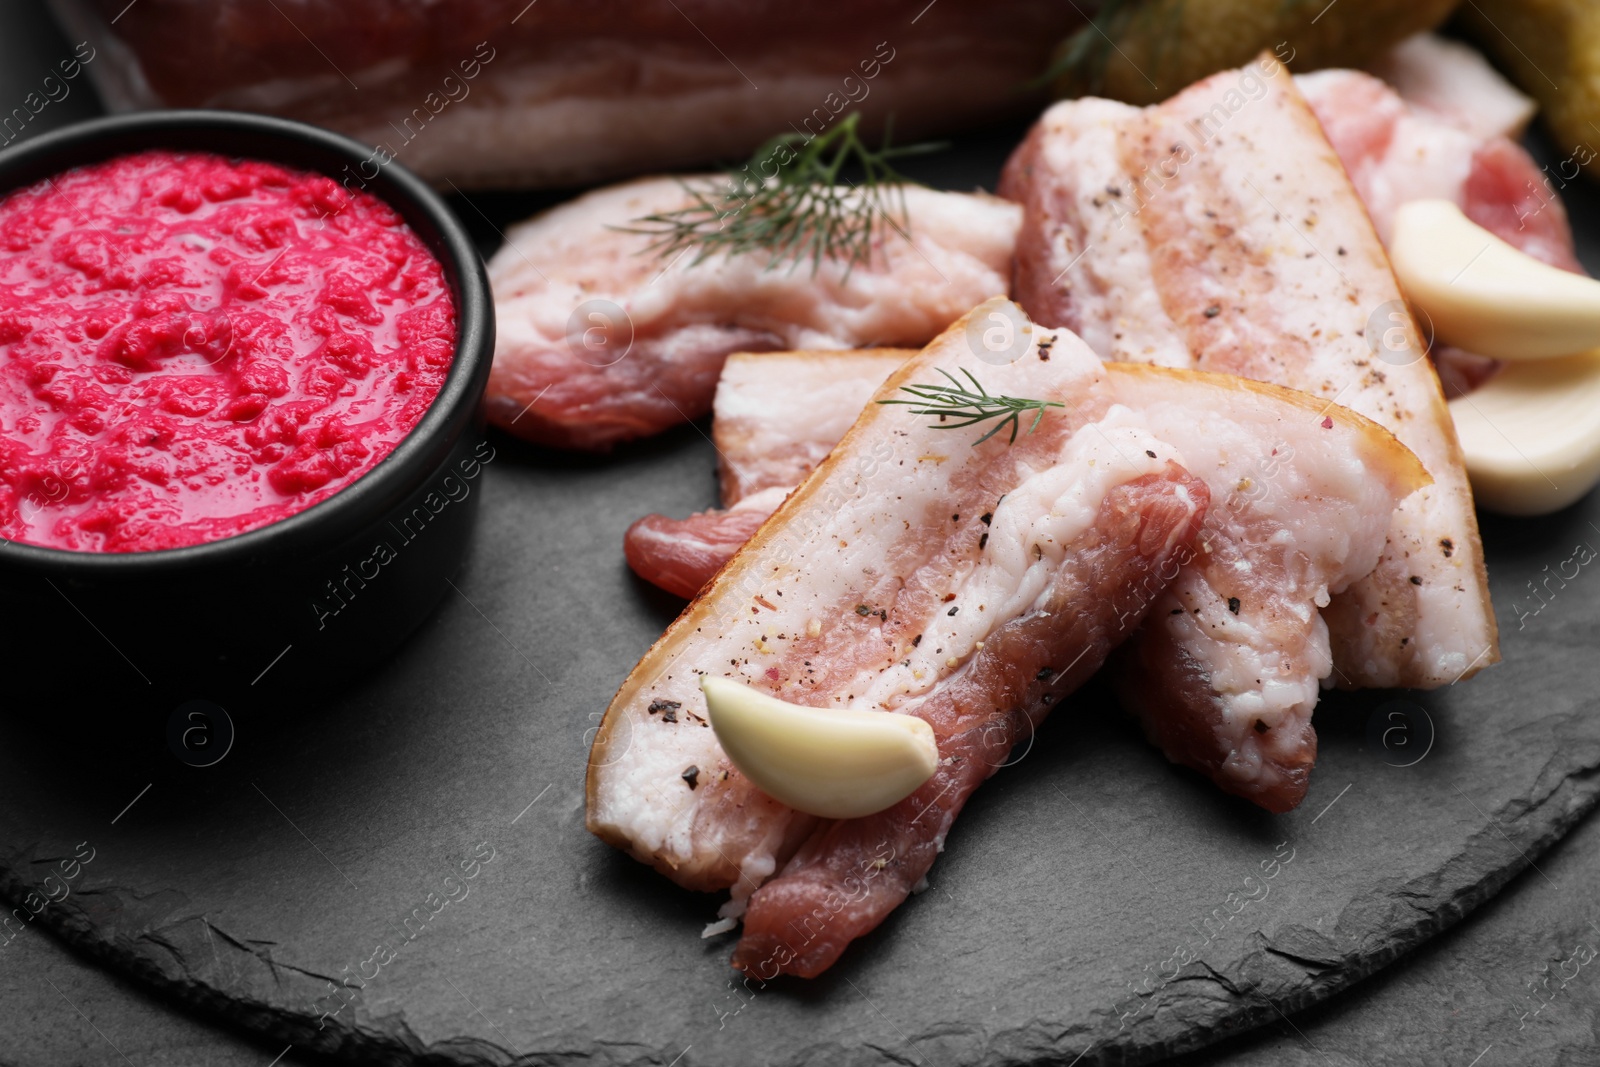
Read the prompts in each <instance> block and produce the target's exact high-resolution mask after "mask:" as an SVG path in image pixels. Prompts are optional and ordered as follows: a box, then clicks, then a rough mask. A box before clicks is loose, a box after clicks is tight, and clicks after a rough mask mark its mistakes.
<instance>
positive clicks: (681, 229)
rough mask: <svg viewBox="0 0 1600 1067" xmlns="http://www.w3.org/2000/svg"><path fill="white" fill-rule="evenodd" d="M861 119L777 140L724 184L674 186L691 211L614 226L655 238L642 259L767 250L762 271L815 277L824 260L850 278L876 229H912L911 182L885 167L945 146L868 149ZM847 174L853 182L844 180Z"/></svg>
mask: <svg viewBox="0 0 1600 1067" xmlns="http://www.w3.org/2000/svg"><path fill="white" fill-rule="evenodd" d="M860 120H861V115H860V112H851V113H850V114H849V115H848V116H846V117H845V118H844V119H843V120H841V121H840V122H839V124H838V125H837V126H835V127H834V128H833V129H831V130H829V131H827V132H826V133H822V134H818V135H816V136H813V137H810V138H809V139H808V137H807V136H806V135H805V134H802V133H799V132H795V133H784V134H779V135H778V136H777V137H774V138H773V139H772V140H770V141H768V142H767V143H766V144H764V145H762V146H761V148H759V149H757V151H756V153H755V155H753V156H752V157H751V158H750V162H748V163H746V164H745V165H744V166H743V167H742V168H741V169H738V170H730V171H729V172H728V174H727V179H728V181H727V184H726V185H725V186H723V187H721V188H718V187H717V186H716V185H715V184H712V185H706V184H704V183H699V184H690V183H689V182H680V183H679V184H680V185H682V186H683V188H684V189H685V191H687V192H688V193H689V195H690V196H691V197H692V198H693V202H692V203H691V204H690V205H689V206H687V207H683V208H679V209H677V210H675V211H664V212H660V213H659V214H654V215H646V216H644V217H643V218H638V219H634V220H633V222H634V225H632V226H625V227H620V228H621V229H623V230H624V231H626V232H629V233H643V234H649V235H651V236H653V237H654V238H655V240H653V241H651V242H650V244H649V245H648V246H646V251H648V252H654V253H656V254H658V255H660V256H661V257H663V258H674V259H675V258H676V257H677V256H679V255H681V254H682V253H684V252H685V251H686V250H687V249H690V248H693V249H695V255H694V259H693V260H691V261H690V263H691V265H693V264H695V263H699V262H700V261H701V260H703V259H705V258H706V257H707V256H710V255H713V254H715V253H717V252H725V253H727V254H728V255H744V254H748V253H754V252H766V253H767V255H768V257H769V259H768V262H767V266H768V267H769V268H771V267H776V266H778V265H779V264H781V263H784V262H788V263H789V264H790V268H789V269H790V270H793V269H794V268H795V267H797V266H799V265H800V264H801V263H804V262H805V261H807V260H810V262H811V272H812V273H813V274H815V273H816V271H817V268H818V267H820V266H821V265H822V261H823V260H824V259H840V260H843V261H844V262H845V264H846V272H847V273H848V271H849V270H850V269H853V268H854V267H855V266H856V265H857V264H858V263H865V262H867V261H868V259H870V258H871V255H872V242H873V235H874V234H875V233H876V232H877V230H878V228H879V226H880V225H881V224H884V223H886V224H887V225H889V226H891V227H893V228H895V229H897V230H899V231H901V232H902V233H909V231H910V226H911V220H910V216H909V214H908V212H907V210H906V204H905V192H904V187H905V185H906V184H907V183H908V182H909V181H910V179H908V178H906V177H904V176H903V175H901V174H899V173H898V172H896V171H895V169H894V168H893V167H891V166H890V165H889V160H891V159H896V158H899V157H902V156H908V155H914V154H920V153H923V152H929V151H934V150H936V149H939V148H942V147H943V146H942V145H931V144H922V145H907V146H905V147H901V148H891V147H890V144H889V140H890V133H889V131H888V130H886V131H885V133H884V140H883V147H882V148H879V149H876V150H874V149H871V148H868V147H867V145H866V144H865V142H863V141H862V140H861V137H860V135H859V134H858V133H857V127H858V126H859V125H860ZM769 170H774V173H771V174H768V173H767V172H768V171H769ZM847 171H849V172H850V174H856V175H858V176H859V181H854V182H853V181H850V176H849V174H847V173H846V172H847ZM880 218H881V219H882V223H880V221H879V220H880Z"/></svg>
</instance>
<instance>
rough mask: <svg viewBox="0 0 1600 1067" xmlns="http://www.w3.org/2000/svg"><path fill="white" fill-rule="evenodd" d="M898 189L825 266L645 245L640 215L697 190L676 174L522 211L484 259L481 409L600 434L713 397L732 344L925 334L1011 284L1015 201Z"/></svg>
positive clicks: (528, 430)
mask: <svg viewBox="0 0 1600 1067" xmlns="http://www.w3.org/2000/svg"><path fill="white" fill-rule="evenodd" d="M686 180H688V181H690V182H708V183H710V184H711V187H712V188H713V189H718V190H720V189H721V188H722V187H723V185H724V184H725V183H726V181H727V179H726V178H718V177H715V176H706V177H702V178H690V179H686ZM903 193H904V205H905V218H904V220H903V221H902V220H894V221H893V222H892V223H890V224H886V223H884V222H883V220H882V218H881V217H880V218H879V220H878V223H879V224H878V225H876V226H875V227H874V237H873V245H872V250H871V255H870V257H869V258H868V259H867V260H866V261H863V262H857V263H853V264H852V263H850V262H847V261H845V260H843V259H837V258H825V259H823V260H822V261H821V262H820V263H819V264H818V265H817V269H816V270H815V272H813V271H812V269H811V266H812V265H811V262H810V261H809V260H807V261H805V262H803V263H800V264H793V263H789V262H784V263H779V264H776V265H774V264H772V262H771V260H770V257H769V256H768V254H767V253H766V252H765V251H762V250H756V251H752V252H747V253H742V254H736V255H729V254H728V253H726V252H717V253H715V254H712V255H708V256H706V257H705V258H704V259H698V260H697V254H696V252H695V251H687V252H685V253H682V254H680V255H678V256H676V257H674V258H671V259H664V258H663V257H662V256H660V255H658V254H656V253H655V252H652V251H651V250H650V245H651V242H652V240H653V238H652V237H651V236H650V235H648V234H644V233H638V232H632V230H631V229H630V227H635V228H636V227H637V226H638V225H639V222H638V220H640V219H642V218H644V217H645V216H648V215H653V214H660V213H663V212H669V211H673V210H676V209H678V208H683V207H687V206H689V205H690V203H691V202H692V199H691V194H690V193H689V192H687V191H686V190H685V189H684V187H683V185H682V184H681V183H680V182H679V181H678V180H676V179H672V178H652V179H644V180H640V181H636V182H629V183H627V184H624V185H618V186H612V187H610V188H606V189H600V190H597V191H595V192H592V193H588V194H586V195H584V196H581V197H579V198H578V199H576V200H574V201H572V202H570V203H567V204H563V205H561V206H560V207H557V208H554V209H552V210H550V211H547V212H545V213H544V214H542V215H539V216H536V217H535V218H532V219H530V220H528V221H527V222H524V223H522V224H521V225H518V226H516V227H513V228H512V230H511V231H510V233H508V234H507V235H506V244H505V246H504V247H503V248H501V249H500V251H498V252H496V253H495V255H494V257H493V258H492V259H491V260H490V261H489V281H490V284H491V286H492V287H493V289H494V300H495V317H496V335H495V354H494V367H493V370H492V372H491V374H490V377H489V391H488V397H487V400H486V407H487V411H488V416H489V421H490V422H492V423H494V424H495V425H496V426H499V427H500V428H501V429H503V430H506V431H507V432H509V433H512V434H515V435H516V436H518V437H522V438H525V439H527V440H530V441H535V442H538V443H541V444H548V445H555V446H558V447H562V448H579V449H590V450H605V449H608V448H611V447H612V446H614V445H616V444H618V443H620V442H623V441H627V440H631V439H634V438H638V437H645V436H648V435H650V434H654V433H659V432H661V431H662V430H665V429H667V428H669V427H672V426H676V425H678V424H679V423H683V422H688V421H690V420H691V419H696V418H699V417H700V416H702V415H704V414H706V412H707V411H709V410H710V408H711V401H712V396H713V394H714V393H715V390H716V385H717V376H718V375H719V373H720V372H721V370H722V364H723V362H724V361H725V360H726V359H727V357H728V355H729V353H731V352H736V351H742V350H761V349H796V348H863V347H867V346H872V345H885V346H893V345H901V346H920V345H923V344H925V343H927V342H928V341H929V340H931V339H932V338H933V337H935V336H937V335H938V333H939V331H941V330H943V329H944V328H945V327H946V326H948V325H949V324H950V323H951V322H953V321H955V320H956V319H957V318H959V317H960V316H961V315H963V314H964V313H965V312H966V311H967V310H968V309H970V308H971V307H972V306H973V305H974V304H977V303H979V302H980V301H982V300H985V299H987V298H989V297H991V296H996V295H1000V294H1003V293H1005V291H1006V287H1007V285H1008V284H1009V281H1010V271H1011V254H1012V249H1013V246H1014V244H1015V241H1016V234H1017V226H1018V224H1019V222H1020V219H1021V212H1020V211H1019V210H1018V208H1017V206H1016V205H1015V204H1011V203H1008V202H1006V201H1004V200H1000V199H998V198H996V197H992V196H985V195H981V194H966V193H941V192H934V191H933V190H930V189H924V188H922V187H920V186H906V187H905V188H904V190H903ZM899 196H900V192H899V191H896V192H895V193H894V194H892V196H891V203H897V202H898V200H899Z"/></svg>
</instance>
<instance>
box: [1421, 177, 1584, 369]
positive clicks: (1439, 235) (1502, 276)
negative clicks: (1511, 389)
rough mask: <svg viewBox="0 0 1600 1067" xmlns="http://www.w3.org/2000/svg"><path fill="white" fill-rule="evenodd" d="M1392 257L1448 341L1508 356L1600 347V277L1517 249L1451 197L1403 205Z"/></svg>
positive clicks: (1546, 355) (1529, 356)
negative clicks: (1560, 266)
mask: <svg viewBox="0 0 1600 1067" xmlns="http://www.w3.org/2000/svg"><path fill="white" fill-rule="evenodd" d="M1389 262H1391V263H1392V264H1394V273H1395V277H1397V278H1398V279H1399V281H1400V288H1401V289H1403V290H1404V291H1405V294H1406V299H1407V300H1409V301H1410V302H1411V303H1412V305H1413V306H1415V307H1416V308H1417V309H1418V310H1420V311H1422V312H1423V313H1424V314H1425V315H1426V316H1427V317H1428V318H1430V319H1432V320H1433V334H1434V337H1435V338H1436V339H1437V340H1440V341H1443V342H1445V343H1446V344H1452V345H1457V346H1459V347H1461V348H1464V349H1466V350H1467V351H1469V352H1475V353H1477V354H1478V355H1480V356H1492V357H1493V358H1495V359H1504V360H1526V359H1548V358H1550V357H1553V356H1569V355H1572V354H1573V353H1576V352H1586V351H1588V350H1589V349H1591V348H1595V347H1600V281H1596V280H1595V279H1593V278H1588V277H1585V276H1583V275H1581V274H1573V273H1572V272H1570V271H1564V270H1559V269H1557V268H1555V267H1552V266H1550V265H1549V264H1548V263H1541V262H1540V261H1539V260H1537V259H1534V258H1533V257H1532V256H1530V255H1528V254H1527V253H1526V252H1521V251H1518V250H1517V249H1515V248H1513V247H1512V246H1511V245H1509V244H1507V243H1506V242H1504V241H1502V240H1501V239H1500V238H1498V237H1496V236H1495V235H1494V234H1492V233H1490V232H1489V231H1488V230H1486V229H1484V228H1483V227H1482V226H1479V225H1478V224H1477V223H1475V222H1473V221H1472V220H1471V219H1469V218H1467V217H1466V216H1465V215H1463V214H1462V213H1461V209H1460V208H1458V207H1456V206H1455V205H1454V204H1452V203H1450V202H1449V201H1448V200H1413V201H1411V202H1410V203H1406V204H1402V205H1400V208H1399V210H1398V211H1396V212H1395V217H1394V232H1393V235H1392V236H1391V238H1390V240H1389Z"/></svg>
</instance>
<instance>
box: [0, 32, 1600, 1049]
mask: <svg viewBox="0 0 1600 1067" xmlns="http://www.w3.org/2000/svg"><path fill="white" fill-rule="evenodd" d="M70 52H71V42H68V41H66V40H65V39H63V38H62V37H61V35H60V33H59V32H58V31H57V29H56V28H55V27H54V25H53V24H52V23H51V22H50V20H49V18H48V16H47V15H46V14H45V12H44V11H43V8H42V5H40V4H36V3H33V2H26V3H25V2H15V3H12V4H9V5H7V6H6V7H5V8H4V9H0V102H3V101H8V100H13V99H17V100H20V99H21V98H22V97H23V96H24V95H26V93H27V92H28V91H29V90H30V89H31V88H33V87H34V86H35V85H36V84H37V83H38V82H39V80H40V79H42V77H43V75H44V74H45V72H46V71H47V70H48V69H49V68H50V67H51V66H52V65H53V64H54V63H55V61H56V60H57V59H58V58H60V57H64V56H66V55H68V54H70ZM98 112H99V105H98V103H97V101H95V99H94V98H93V95H92V93H91V91H90V90H89V87H88V86H87V84H85V83H82V82H79V83H77V84H76V85H75V87H74V90H73V93H72V95H71V96H70V97H69V98H67V99H65V100H61V101H56V102H52V103H51V104H50V105H49V106H48V107H47V108H46V109H45V110H44V111H43V112H41V113H40V115H39V116H38V117H37V118H36V119H35V121H34V122H33V123H32V124H31V125H30V126H29V128H28V131H27V132H28V133H29V134H32V133H36V132H39V131H42V130H44V129H48V128H52V127H54V126H57V125H61V124H64V123H66V122H70V121H73V120H76V119H80V118H85V117H89V116H91V115H94V114H97V113H98ZM1584 193H1585V194H1586V195H1587V201H1586V204H1587V203H1588V202H1594V201H1600V195H1595V194H1594V193H1593V191H1591V190H1584ZM547 199H551V198H547V197H543V196H533V197H527V196H521V197H512V196H509V195H508V196H505V197H496V196H483V197H474V198H473V202H472V204H470V205H468V204H465V203H459V202H458V207H459V208H460V210H461V214H462V216H463V218H464V219H465V220H466V221H467V222H468V223H469V225H471V226H472V227H473V228H474V229H475V230H476V231H477V232H478V234H479V236H480V237H481V238H482V240H483V242H484V244H485V247H486V248H488V247H492V245H493V243H494V242H495V241H496V240H497V238H496V237H495V235H494V229H495V227H494V226H493V225H491V224H490V223H489V222H488V221H487V220H486V219H485V218H484V217H483V215H480V214H478V212H479V209H480V208H481V209H482V211H483V214H484V215H487V216H489V217H491V218H495V219H497V220H499V219H503V218H505V217H509V216H508V215H507V214H506V212H508V211H514V212H521V213H526V212H527V211H529V210H532V209H533V208H534V207H536V206H538V205H539V203H540V202H541V201H543V200H547ZM1591 213H1592V208H1591ZM1575 215H1577V216H1578V219H1577V221H1578V224H1579V225H1578V229H1579V234H1580V250H1581V251H1582V252H1583V253H1584V257H1585V259H1586V262H1587V263H1588V264H1589V266H1590V268H1591V270H1594V269H1596V268H1597V267H1600V257H1597V256H1596V255H1595V253H1596V251H1597V248H1596V245H1597V241H1600V226H1597V225H1596V223H1597V222H1600V220H1597V219H1595V218H1592V217H1591V218H1585V217H1583V215H1584V212H1582V211H1577V212H1575ZM1596 876H1600V820H1597V819H1596V818H1595V817H1594V816H1592V815H1591V816H1588V817H1586V818H1585V819H1584V820H1583V821H1582V822H1580V823H1578V825H1577V826H1576V828H1575V829H1574V830H1573V831H1572V832H1571V833H1570V834H1569V835H1568V836H1567V837H1566V838H1565V839H1564V840H1562V841H1561V842H1560V843H1558V844H1556V845H1555V846H1554V847H1552V848H1551V849H1549V850H1548V851H1547V852H1545V853H1544V854H1542V855H1541V856H1539V857H1538V858H1537V860H1536V861H1534V862H1533V863H1532V864H1531V865H1530V866H1529V868H1528V869H1527V870H1525V871H1524V872H1523V873H1522V874H1520V875H1518V876H1517V877H1516V878H1515V879H1513V880H1512V881H1511V883H1510V884H1509V885H1507V886H1506V887H1505V888H1504V889H1503V890H1502V891H1501V892H1500V893H1499V895H1498V896H1496V897H1495V898H1494V899H1492V900H1490V901H1489V902H1488V903H1487V904H1485V905H1483V906H1481V907H1480V908H1478V909H1477V910H1476V911H1475V912H1473V913H1472V914H1470V915H1469V916H1468V917H1467V918H1466V919H1465V920H1464V921H1463V922H1461V923H1460V924H1459V925H1457V926H1455V927H1454V928H1452V929H1450V930H1448V931H1446V932H1444V933H1443V934H1441V935H1439V936H1437V937H1435V938H1433V939H1432V940H1430V941H1428V942H1427V943H1425V944H1424V945H1423V946H1422V947H1421V948H1419V949H1417V950H1416V951H1414V952H1412V953H1410V954H1408V955H1407V956H1405V957H1403V958H1401V959H1400V960H1398V961H1396V962H1394V963H1393V964H1391V965H1390V966H1388V967H1386V968H1384V969H1383V970H1381V971H1380V972H1378V973H1377V974H1376V975H1374V976H1372V977H1370V978H1368V979H1366V980H1364V981H1362V982H1360V983H1359V984H1357V985H1356V986H1354V987H1353V988H1351V989H1349V990H1347V991H1345V992H1343V993H1341V994H1339V995H1337V996H1335V997H1333V998H1332V999H1330V1000H1328V1001H1326V1002H1324V1003H1322V1004H1319V1005H1317V1006H1315V1007H1312V1008H1310V1009H1307V1010H1305V1011H1302V1012H1299V1013H1291V1014H1289V1015H1286V1016H1284V1017H1282V1018H1281V1019H1279V1020H1278V1021H1276V1022H1274V1023H1269V1024H1268V1025H1266V1026H1263V1027H1261V1028H1259V1029H1257V1030H1254V1031H1252V1032H1250V1033H1247V1034H1245V1035H1242V1036H1240V1037H1238V1038H1235V1039H1232V1040H1229V1041H1225V1042H1223V1043H1221V1044H1218V1045H1214V1046H1212V1047H1210V1048H1207V1049H1205V1050H1202V1051H1201V1052H1198V1053H1194V1054H1191V1055H1190V1056H1188V1057H1185V1058H1183V1059H1182V1060H1181V1061H1180V1062H1183V1063H1186V1064H1192V1065H1199V1064H1240V1065H1255V1064H1262V1065H1265V1064H1302V1063H1304V1064H1307V1065H1311V1064H1336V1065H1343V1064H1355V1063H1373V1062H1436V1061H1437V1059H1438V1056H1439V1054H1440V1053H1441V1051H1442V1050H1444V1049H1449V1050H1451V1051H1450V1058H1449V1059H1448V1061H1446V1062H1451V1063H1454V1062H1456V1059H1457V1057H1460V1067H1492V1065H1494V1064H1501V1063H1518V1064H1568V1063H1596V1062H1600V994H1597V990H1600V987H1597V986H1596V985H1595V982H1596V977H1595V975H1594V973H1593V972H1590V971H1586V969H1585V968H1584V967H1583V965H1582V964H1581V963H1579V962H1578V961H1585V962H1586V957H1587V956H1592V955H1593V954H1594V949H1593V948H1592V947H1589V946H1600V900H1597V898H1596V896H1595V894H1594V893H1593V891H1592V889H1591V888H1590V887H1591V886H1592V885H1593V884H1594V879H1595V878H1596ZM1585 947H1589V948H1588V951H1587V952H1585V951H1584V949H1585ZM475 1010H476V1009H475V1008H474V1007H471V1006H469V1005H468V1004H463V1005H462V1006H461V1011H462V1014H463V1026H464V1027H470V1025H471V1020H470V1018H469V1017H470V1016H471V1015H472V1014H473V1013H474V1011H475ZM483 1021H484V1022H485V1023H487V1025H486V1026H484V1027H482V1029H484V1030H485V1036H486V1037H488V1036H492V1034H491V1033H489V1027H492V1026H493V1023H492V1022H489V1021H488V1017H487V1016H485V1017H483ZM1460 1050H1469V1051H1467V1052H1466V1054H1465V1055H1462V1053H1461V1051H1460ZM1473 1057H1477V1058H1476V1059H1474V1058H1473ZM309 1062H317V1061H316V1059H315V1058H314V1057H312V1058H308V1057H307V1056H306V1055H305V1054H303V1053H302V1052H301V1051H300V1050H298V1049H292V1048H288V1047H286V1045H285V1043H283V1042H272V1041H264V1040H262V1039H260V1038H259V1037H256V1036H253V1035H250V1034H247V1033H245V1032H243V1031H238V1030H234V1029H231V1028H229V1027H227V1026H225V1025H222V1024H219V1023H217V1022H215V1021H213V1020H210V1019H202V1018H200V1017H197V1016H194V1015H191V1014H190V1013H188V1011H186V1010H185V1009H183V1008H181V1007H179V1006H177V1005H175V1004H171V1003H167V1002H165V1001H163V1000H162V999H161V998H159V997H157V996H156V995H154V994H152V993H150V992H149V991H147V989H146V988H145V987H144V986H142V985H140V984H137V983H135V982H133V981H131V980H129V979H127V978H125V977H123V976H121V975H119V974H116V973H113V972H110V971H107V970H105V969H102V968H101V967H100V966H98V965H96V964H95V963H92V962H89V961H87V960H85V959H83V958H81V957H80V956H79V955H77V954H76V953H75V952H74V951H72V950H71V949H69V948H67V947H65V946H64V945H62V944H60V943H58V942H57V941H56V940H54V939H53V938H52V937H50V936H49V935H47V934H46V933H44V932H43V931H42V930H40V929H29V930H27V931H26V932H25V934H24V935H23V936H21V937H19V938H17V939H16V940H15V941H14V942H12V943H11V944H10V945H9V946H8V950H7V953H6V955H5V956H4V958H3V959H0V1063H4V1064H18V1065H24V1064H26V1065H35V1064H37V1065H45V1064H51V1065H53V1064H75V1063H81V1064H100V1063H105V1064H140V1065H143V1064H146V1063H151V1064H154V1063H197V1064H198V1063H205V1064H219V1065H230V1067H231V1065H235V1064H238V1065H246V1064H248V1065H262V1064H275V1063H276V1064H292V1063H309Z"/></svg>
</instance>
